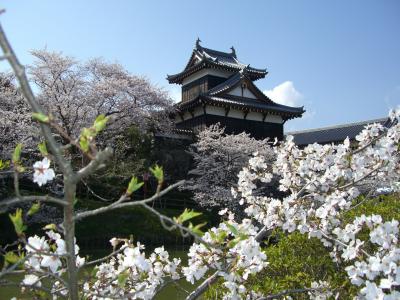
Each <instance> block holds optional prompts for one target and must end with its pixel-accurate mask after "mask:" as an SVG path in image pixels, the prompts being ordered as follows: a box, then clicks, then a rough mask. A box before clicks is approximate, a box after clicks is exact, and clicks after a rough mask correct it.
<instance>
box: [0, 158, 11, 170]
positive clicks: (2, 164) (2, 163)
mask: <svg viewBox="0 0 400 300" xmlns="http://www.w3.org/2000/svg"><path fill="white" fill-rule="evenodd" d="M9 166H10V161H9V160H6V161H3V160H2V159H0V170H3V169H6V168H8V167H9Z"/></svg>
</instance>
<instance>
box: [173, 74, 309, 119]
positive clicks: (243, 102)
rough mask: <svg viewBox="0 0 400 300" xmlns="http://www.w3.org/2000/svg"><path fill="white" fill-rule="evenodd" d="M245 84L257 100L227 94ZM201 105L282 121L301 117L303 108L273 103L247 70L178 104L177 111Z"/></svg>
mask: <svg viewBox="0 0 400 300" xmlns="http://www.w3.org/2000/svg"><path fill="white" fill-rule="evenodd" d="M242 83H246V84H247V85H248V86H247V87H248V88H249V89H251V90H252V92H254V94H255V95H256V97H257V99H255V98H247V97H239V96H235V95H231V94H228V92H229V91H230V90H232V89H233V88H235V87H236V86H239V85H241V84H242ZM201 104H209V105H213V106H220V107H225V108H233V109H239V110H243V111H255V112H262V113H268V114H274V115H281V116H282V117H283V118H284V119H286V120H288V119H292V118H298V117H301V115H302V114H303V113H304V109H303V107H291V106H286V105H281V104H278V103H275V102H274V101H272V100H271V99H269V98H268V97H267V96H266V95H265V94H264V93H263V92H261V91H260V90H259V89H258V88H257V87H256V86H255V85H254V83H253V82H252V81H251V79H250V78H249V77H248V72H247V68H245V69H243V70H241V71H240V72H237V73H236V74H234V75H232V76H231V77H229V78H228V79H227V80H226V81H224V82H222V83H221V84H219V85H217V86H215V87H214V88H212V89H210V90H208V91H207V92H205V93H202V94H200V95H199V96H198V97H196V98H195V99H193V100H190V101H187V102H180V103H178V104H177V109H178V110H180V111H184V110H188V109H192V108H194V107H196V106H198V105H201Z"/></svg>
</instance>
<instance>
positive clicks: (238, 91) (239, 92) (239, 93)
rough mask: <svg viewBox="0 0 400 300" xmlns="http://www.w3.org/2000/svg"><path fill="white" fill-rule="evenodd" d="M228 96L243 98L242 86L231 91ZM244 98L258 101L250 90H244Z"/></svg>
mask: <svg viewBox="0 0 400 300" xmlns="http://www.w3.org/2000/svg"><path fill="white" fill-rule="evenodd" d="M228 94H230V95H234V96H239V97H242V88H241V87H240V86H237V87H235V88H234V89H233V90H232V91H229V92H228ZM243 97H246V98H252V99H257V97H256V96H254V94H253V93H252V92H250V91H249V89H243Z"/></svg>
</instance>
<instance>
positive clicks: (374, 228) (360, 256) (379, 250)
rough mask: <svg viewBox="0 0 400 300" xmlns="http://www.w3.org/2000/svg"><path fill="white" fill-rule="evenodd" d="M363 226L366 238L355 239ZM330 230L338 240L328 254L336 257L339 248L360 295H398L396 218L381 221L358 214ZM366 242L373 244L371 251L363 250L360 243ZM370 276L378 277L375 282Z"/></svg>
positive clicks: (399, 258) (399, 253)
mask: <svg viewBox="0 0 400 300" xmlns="http://www.w3.org/2000/svg"><path fill="white" fill-rule="evenodd" d="M364 228H366V229H367V230H368V231H369V240H368V241H362V240H360V239H357V234H358V233H360V231H361V230H363V229H364ZM333 233H334V234H335V235H336V236H337V237H336V240H337V241H338V242H337V243H336V245H335V247H334V248H333V251H332V253H331V254H332V256H333V257H334V259H336V260H337V258H338V252H339V251H341V257H340V258H342V259H343V260H344V261H351V262H352V264H351V265H349V266H347V267H346V268H345V270H346V272H347V274H348V276H349V278H350V280H351V282H352V283H353V284H355V285H356V286H363V288H362V289H361V290H360V292H361V295H364V296H365V297H366V299H376V298H383V297H384V296H385V299H399V298H400V293H399V292H398V291H396V287H398V286H400V249H399V248H398V234H399V222H398V221H397V220H392V221H387V222H383V221H382V217H381V216H379V215H372V216H365V215H362V216H360V217H357V218H355V220H354V221H353V223H350V224H347V225H346V226H345V227H344V228H343V229H341V228H335V229H334V231H333ZM366 243H370V244H371V245H373V246H374V248H376V251H375V252H374V253H373V255H370V254H369V253H367V252H366V251H365V250H363V247H362V246H363V245H364V244H366ZM370 248H371V247H370ZM340 258H339V259H340ZM374 280H377V281H378V285H377V284H376V283H375V282H374Z"/></svg>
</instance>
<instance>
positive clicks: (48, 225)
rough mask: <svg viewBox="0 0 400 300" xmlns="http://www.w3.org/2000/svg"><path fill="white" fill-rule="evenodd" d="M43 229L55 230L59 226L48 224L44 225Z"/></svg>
mask: <svg viewBox="0 0 400 300" xmlns="http://www.w3.org/2000/svg"><path fill="white" fill-rule="evenodd" d="M43 230H53V231H57V226H56V224H53V223H52V224H47V225H46V226H44V227H43Z"/></svg>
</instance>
